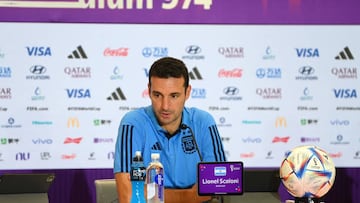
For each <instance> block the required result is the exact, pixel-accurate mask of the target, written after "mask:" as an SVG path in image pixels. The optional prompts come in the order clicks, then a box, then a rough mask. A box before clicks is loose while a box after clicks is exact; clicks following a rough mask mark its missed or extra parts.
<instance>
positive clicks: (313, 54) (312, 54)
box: [295, 48, 320, 58]
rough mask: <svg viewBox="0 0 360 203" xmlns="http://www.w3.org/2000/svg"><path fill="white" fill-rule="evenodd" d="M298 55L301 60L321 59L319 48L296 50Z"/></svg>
mask: <svg viewBox="0 0 360 203" xmlns="http://www.w3.org/2000/svg"><path fill="white" fill-rule="evenodd" d="M295 50H296V55H297V57H299V58H318V57H320V54H319V49H317V48H315V49H314V48H296V49H295Z"/></svg>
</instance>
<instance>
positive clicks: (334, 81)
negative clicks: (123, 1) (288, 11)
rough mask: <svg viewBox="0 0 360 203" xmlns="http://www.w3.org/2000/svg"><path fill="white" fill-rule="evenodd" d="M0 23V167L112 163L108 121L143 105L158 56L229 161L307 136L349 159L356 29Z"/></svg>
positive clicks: (337, 157) (254, 163)
mask: <svg viewBox="0 0 360 203" xmlns="http://www.w3.org/2000/svg"><path fill="white" fill-rule="evenodd" d="M0 27H1V28H2V31H1V38H0V100H1V104H0V128H1V131H0V139H1V143H0V169H50V168H52V169H53V168H59V169H61V168H112V167H113V158H114V145H115V141H116V136H117V128H118V124H119V122H120V119H121V117H122V116H123V115H124V114H125V113H126V112H128V111H130V110H133V109H136V108H138V107H140V106H144V105H149V104H150V100H149V95H148V91H147V88H146V87H147V81H148V71H149V67H150V65H151V64H152V62H153V61H154V60H156V59H158V58H160V57H164V56H174V57H178V58H180V59H182V60H184V61H185V63H186V65H187V67H188V69H189V75H190V78H191V81H190V82H191V84H192V91H191V96H190V99H189V101H188V103H187V106H196V107H199V108H201V109H204V110H206V111H209V112H210V113H211V114H212V115H213V116H214V118H215V121H216V123H217V125H218V128H219V131H220V133H221V136H222V140H223V143H224V147H225V149H226V154H227V157H228V159H229V160H241V161H243V162H244V165H245V166H247V167H278V166H279V164H280V163H281V161H282V159H283V158H284V156H285V155H286V154H287V153H288V152H289V150H290V149H292V148H293V147H295V146H298V145H318V146H319V147H321V148H323V149H325V150H326V151H327V152H328V153H329V155H330V156H331V157H332V158H333V160H334V162H335V164H336V165H337V166H339V167H356V166H360V148H359V146H360V145H359V143H360V136H359V134H358V132H359V131H360V117H359V112H360V102H359V95H358V94H359V91H360V89H359V79H358V73H357V72H358V68H359V57H360V47H359V45H358V44H359V43H358V36H359V35H360V27H359V26H350V25H348V26H334V25H333V26H329V25H328V26H325V25H323V26H291V25H278V26H271V27H270V26H261V25H252V26H250V25H249V26H247V25H166V26H163V25H150V24H148V25H145V24H121V25H119V24H117V25H116V24H76V23H74V24H50V23H32V24H27V23H0ZM179 33H181V34H179Z"/></svg>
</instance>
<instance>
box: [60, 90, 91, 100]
mask: <svg viewBox="0 0 360 203" xmlns="http://www.w3.org/2000/svg"><path fill="white" fill-rule="evenodd" d="M66 93H67V95H68V97H69V98H91V94H90V90H89V89H66Z"/></svg>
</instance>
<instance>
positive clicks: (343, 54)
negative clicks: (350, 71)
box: [335, 47, 354, 60]
mask: <svg viewBox="0 0 360 203" xmlns="http://www.w3.org/2000/svg"><path fill="white" fill-rule="evenodd" d="M335 59H336V60H354V56H353V55H352V53H351V51H350V49H349V47H345V48H344V50H342V51H340V53H339V55H337V56H335Z"/></svg>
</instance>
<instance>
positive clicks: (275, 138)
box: [272, 136, 290, 143]
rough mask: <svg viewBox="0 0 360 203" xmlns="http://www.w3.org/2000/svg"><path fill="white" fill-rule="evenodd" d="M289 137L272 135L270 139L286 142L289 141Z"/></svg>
mask: <svg viewBox="0 0 360 203" xmlns="http://www.w3.org/2000/svg"><path fill="white" fill-rule="evenodd" d="M289 139H290V137H289V136H287V137H274V139H273V140H272V142H273V143H276V142H284V143H287V142H288V141H289Z"/></svg>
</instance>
